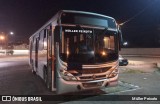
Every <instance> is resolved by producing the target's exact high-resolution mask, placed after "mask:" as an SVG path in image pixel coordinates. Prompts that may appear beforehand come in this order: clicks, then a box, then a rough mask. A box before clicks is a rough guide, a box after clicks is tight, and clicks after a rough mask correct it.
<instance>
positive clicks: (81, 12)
mask: <svg viewBox="0 0 160 104" xmlns="http://www.w3.org/2000/svg"><path fill="white" fill-rule="evenodd" d="M63 13H79V14H89V15H95V16H100V17H104V18H110V19H113V20H115V19H114V18H113V17H110V16H106V15H102V14H98V13H93V12H85V11H76V10H60V11H59V12H57V14H56V15H54V16H53V17H52V18H51V19H50V20H49V21H48V22H47V23H45V24H44V25H43V26H42V27H41V28H40V29H38V30H37V31H36V32H35V33H34V34H33V35H32V36H31V37H30V38H32V37H33V36H35V35H36V34H37V33H39V32H40V31H41V30H42V29H44V28H45V27H47V26H48V25H49V24H51V23H52V22H53V21H58V19H59V18H60V17H61V14H63Z"/></svg>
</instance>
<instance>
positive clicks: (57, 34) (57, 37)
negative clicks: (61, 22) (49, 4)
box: [54, 26, 62, 42]
mask: <svg viewBox="0 0 160 104" xmlns="http://www.w3.org/2000/svg"><path fill="white" fill-rule="evenodd" d="M61 30H62V27H61V26H56V27H55V29H54V35H55V36H54V41H55V42H59V40H61V35H62V33H61V32H62V31H61Z"/></svg>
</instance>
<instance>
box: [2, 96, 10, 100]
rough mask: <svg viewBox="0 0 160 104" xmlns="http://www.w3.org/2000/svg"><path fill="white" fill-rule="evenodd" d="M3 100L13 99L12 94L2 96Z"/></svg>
mask: <svg viewBox="0 0 160 104" xmlns="http://www.w3.org/2000/svg"><path fill="white" fill-rule="evenodd" d="M2 101H11V96H2Z"/></svg>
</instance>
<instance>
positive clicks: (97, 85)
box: [82, 82, 103, 88]
mask: <svg viewBox="0 0 160 104" xmlns="http://www.w3.org/2000/svg"><path fill="white" fill-rule="evenodd" d="M102 84H103V82H94V83H82V85H83V87H86V88H87V87H99V86H102Z"/></svg>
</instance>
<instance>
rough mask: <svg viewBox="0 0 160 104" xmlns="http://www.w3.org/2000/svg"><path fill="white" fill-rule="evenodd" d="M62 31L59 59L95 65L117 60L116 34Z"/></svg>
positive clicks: (110, 32) (74, 29)
mask: <svg viewBox="0 0 160 104" xmlns="http://www.w3.org/2000/svg"><path fill="white" fill-rule="evenodd" d="M62 30H63V31H62V43H61V48H60V55H61V56H60V57H61V59H62V60H63V61H65V62H73V63H81V64H96V63H104V62H109V61H114V60H117V59H118V48H117V42H116V39H117V34H116V32H113V31H109V30H107V31H104V30H103V29H89V28H77V27H63V29H62Z"/></svg>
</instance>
